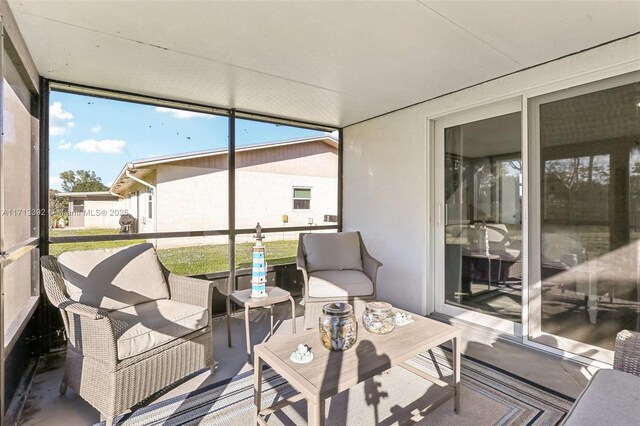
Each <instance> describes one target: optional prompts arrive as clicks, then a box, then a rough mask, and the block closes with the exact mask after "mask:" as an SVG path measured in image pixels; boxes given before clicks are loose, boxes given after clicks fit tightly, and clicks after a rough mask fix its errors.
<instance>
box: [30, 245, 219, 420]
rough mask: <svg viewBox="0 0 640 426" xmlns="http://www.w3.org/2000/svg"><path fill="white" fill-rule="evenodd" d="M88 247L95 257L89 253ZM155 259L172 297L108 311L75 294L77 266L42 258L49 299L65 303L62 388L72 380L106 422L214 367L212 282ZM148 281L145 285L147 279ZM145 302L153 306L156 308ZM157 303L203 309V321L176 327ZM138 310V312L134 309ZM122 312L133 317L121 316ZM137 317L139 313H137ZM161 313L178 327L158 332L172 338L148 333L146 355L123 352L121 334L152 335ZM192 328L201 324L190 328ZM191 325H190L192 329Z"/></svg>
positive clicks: (166, 321)
mask: <svg viewBox="0 0 640 426" xmlns="http://www.w3.org/2000/svg"><path fill="white" fill-rule="evenodd" d="M145 246H147V247H145ZM134 247H141V248H142V250H145V249H149V247H150V250H152V251H151V253H153V255H154V256H155V251H153V246H151V245H150V244H144V245H140V246H134ZM138 252H139V250H138ZM85 253H87V254H88V256H90V253H91V252H85ZM134 254H135V253H134ZM104 263H105V262H104V261H103V262H102V264H103V265H104ZM107 264H108V262H107ZM125 265H126V263H125ZM157 265H159V267H160V268H161V269H158V271H160V270H161V271H162V272H161V273H162V275H163V276H164V282H166V284H167V287H168V288H167V290H168V295H169V297H168V298H165V299H164V300H156V301H151V302H148V303H145V304H138V305H134V306H131V307H129V308H128V309H121V310H119V311H118V310H111V311H110V310H107V309H103V308H100V307H94V306H89V305H88V304H85V303H82V302H78V301H74V300H72V299H71V297H70V295H69V292H68V287H67V285H68V283H65V280H67V281H68V280H69V279H73V276H71V277H69V275H70V274H71V273H74V272H73V271H71V272H70V273H68V272H67V269H66V266H65V265H64V264H62V266H61V263H60V262H58V259H57V258H55V257H53V256H43V257H42V259H41V266H42V275H43V282H44V288H45V291H46V293H47V296H48V298H49V300H50V301H51V303H52V304H53V305H54V306H56V307H58V308H59V309H60V312H61V314H62V319H63V322H64V327H65V331H66V334H67V354H66V368H65V373H64V378H63V381H62V384H61V386H60V393H61V394H64V393H65V391H66V389H67V385H68V386H71V388H72V389H74V390H75V391H76V392H78V394H79V395H80V397H82V398H83V399H85V400H86V401H87V402H89V403H90V404H91V405H93V406H94V407H95V408H96V409H97V410H98V411H99V412H100V413H101V417H103V418H105V419H106V424H107V425H108V426H110V425H112V424H113V421H114V418H115V417H116V416H117V415H119V414H122V413H124V412H125V411H127V410H129V409H131V408H133V407H134V406H136V405H138V404H139V403H141V402H142V401H143V400H145V399H146V398H148V397H150V396H151V395H153V394H154V393H156V392H158V391H160V390H162V389H163V388H165V387H166V386H168V385H171V384H172V383H174V382H176V381H178V380H180V379H182V378H184V377H186V376H188V375H189V374H192V373H194V372H196V371H198V370H201V369H203V368H210V369H211V370H212V372H213V347H212V332H211V303H212V293H213V287H214V284H213V283H212V282H209V281H204V280H199V279H194V278H189V277H183V276H179V275H175V274H173V273H170V272H169V271H168V270H167V269H166V268H165V267H164V266H162V265H161V264H160V262H159V261H157V264H156V266H157ZM99 267H100V265H98V266H96V267H95V268H94V269H96V268H99ZM115 273H117V271H116V272H115ZM158 273H159V274H160V272H158ZM86 276H87V277H90V276H91V274H86ZM142 284H143V285H142V286H140V288H142V287H143V286H144V285H148V283H145V282H143V283H142ZM138 285H140V283H139V282H138ZM129 293H130V292H129ZM159 302H164V303H163V304H160V303H159ZM173 302H177V303H173ZM143 305H152V308H151V311H150V310H149V308H144V307H143ZM153 306H158V307H160V306H174V307H175V306H178V307H182V309H184V308H185V307H186V309H189V308H190V307H191V308H193V309H194V310H197V311H198V312H199V315H200V317H199V320H198V321H199V323H198V324H197V327H196V326H193V327H183V330H180V331H176V330H175V323H174V322H173V320H172V319H171V318H162V315H163V312H162V311H161V310H155V311H154V309H155V308H153ZM132 311H133V312H135V313H134V314H131V312H132ZM122 312H126V313H127V314H126V315H128V316H130V317H132V318H133V321H132V320H131V319H130V318H127V317H123V314H122ZM136 315H139V316H140V318H137V319H136V318H135V316H136ZM145 315H146V316H145ZM154 316H155V318H154ZM158 316H160V317H161V318H160V320H161V321H164V325H165V326H168V327H174V328H173V329H172V331H167V330H168V329H166V328H162V329H161V330H162V333H164V334H162V333H161V334H159V336H160V337H161V338H164V339H166V340H168V341H167V342H164V343H161V344H158V342H157V340H156V342H155V343H153V340H154V338H155V337H154V338H149V339H147V340H148V341H151V343H149V342H146V344H148V345H149V347H148V348H143V349H141V350H142V352H141V353H135V351H133V353H127V354H123V353H122V351H123V346H121V344H122V342H121V340H120V339H121V338H122V336H123V333H126V330H127V329H132V328H133V327H138V328H137V329H136V330H139V329H140V328H139V327H140V326H142V327H146V329H144V330H147V331H148V330H149V329H150V328H151V331H150V332H151V333H152V332H154V330H153V329H152V327H153V325H154V324H158ZM132 324H133V325H132ZM178 324H182V323H180V322H178ZM193 328H197V330H195V331H192V329H193ZM185 330H189V332H188V334H185V333H187V331H185ZM172 333H174V334H172ZM155 336H156V337H157V336H158V335H155Z"/></svg>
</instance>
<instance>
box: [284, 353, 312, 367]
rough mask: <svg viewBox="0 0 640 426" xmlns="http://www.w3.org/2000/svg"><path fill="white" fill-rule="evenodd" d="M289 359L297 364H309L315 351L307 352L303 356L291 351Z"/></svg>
mask: <svg viewBox="0 0 640 426" xmlns="http://www.w3.org/2000/svg"><path fill="white" fill-rule="evenodd" d="M289 359H290V360H291V361H293V362H295V363H296V364H308V363H310V362H311V361H313V352H307V354H306V355H305V356H304V357H303V358H298V354H297V353H296V352H291V356H290V357H289Z"/></svg>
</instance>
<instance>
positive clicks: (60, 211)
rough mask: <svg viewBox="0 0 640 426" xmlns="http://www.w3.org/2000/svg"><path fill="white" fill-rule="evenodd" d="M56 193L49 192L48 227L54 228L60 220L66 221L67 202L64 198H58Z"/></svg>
mask: <svg viewBox="0 0 640 426" xmlns="http://www.w3.org/2000/svg"><path fill="white" fill-rule="evenodd" d="M57 194H58V191H56V190H55V189H50V190H49V226H50V227H52V228H55V227H56V226H57V225H58V222H59V221H60V219H64V221H65V222H66V221H67V216H68V209H69V201H68V200H67V199H66V198H62V197H58V195H57Z"/></svg>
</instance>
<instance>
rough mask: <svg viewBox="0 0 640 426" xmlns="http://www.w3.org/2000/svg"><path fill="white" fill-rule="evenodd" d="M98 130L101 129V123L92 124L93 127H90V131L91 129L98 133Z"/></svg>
mask: <svg viewBox="0 0 640 426" xmlns="http://www.w3.org/2000/svg"><path fill="white" fill-rule="evenodd" d="M100 130H102V126H101V125H99V124H96V125H95V126H93V127H92V128H91V131H92V132H93V133H98V132H99V131H100Z"/></svg>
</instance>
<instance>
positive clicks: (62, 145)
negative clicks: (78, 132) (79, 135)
mask: <svg viewBox="0 0 640 426" xmlns="http://www.w3.org/2000/svg"><path fill="white" fill-rule="evenodd" d="M69 148H71V142H66V141H60V142H59V143H58V149H69Z"/></svg>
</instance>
